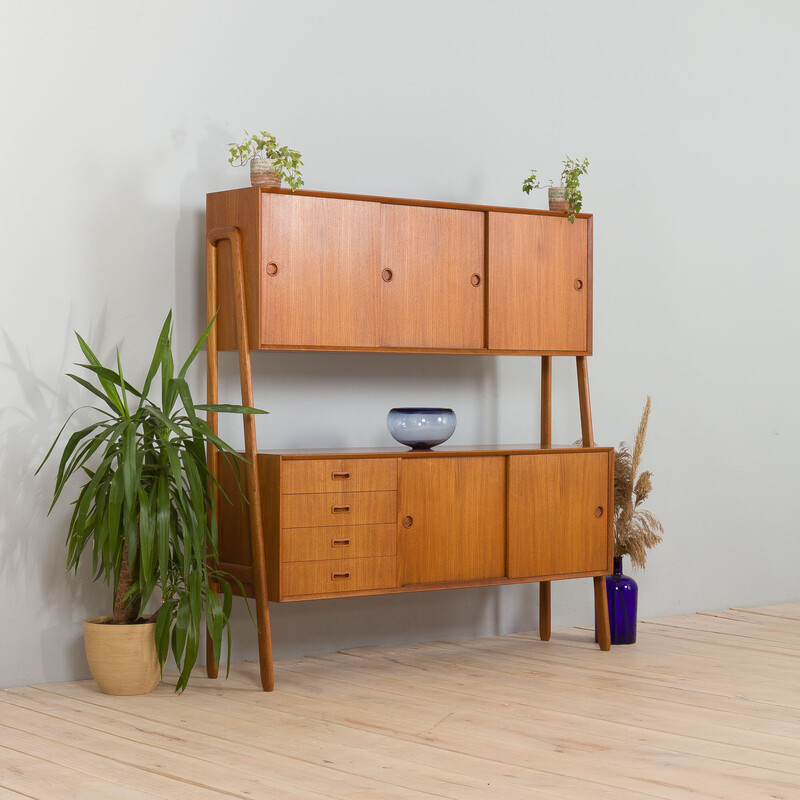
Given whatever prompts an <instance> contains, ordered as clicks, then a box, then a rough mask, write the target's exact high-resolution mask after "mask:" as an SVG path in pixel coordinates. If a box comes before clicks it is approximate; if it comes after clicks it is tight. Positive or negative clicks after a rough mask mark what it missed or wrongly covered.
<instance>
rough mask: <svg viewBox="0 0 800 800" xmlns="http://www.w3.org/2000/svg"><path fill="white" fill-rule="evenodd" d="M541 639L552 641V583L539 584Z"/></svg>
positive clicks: (543, 582)
mask: <svg viewBox="0 0 800 800" xmlns="http://www.w3.org/2000/svg"><path fill="white" fill-rule="evenodd" d="M539 638H540V639H541V640H542V641H543V642H549V641H550V581H542V582H541V583H540V584H539Z"/></svg>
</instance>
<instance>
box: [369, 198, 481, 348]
mask: <svg viewBox="0 0 800 800" xmlns="http://www.w3.org/2000/svg"><path fill="white" fill-rule="evenodd" d="M483 228H484V215H483V214H482V213H481V212H476V211H461V210H455V209H446V208H426V207H422V206H405V205H391V204H384V205H382V206H381V280H380V286H381V288H380V329H381V333H380V344H381V346H382V347H409V348H432V349H438V348H441V349H447V348H464V349H477V348H481V347H483V346H484V330H483V328H484V264H483V262H484V243H483Z"/></svg>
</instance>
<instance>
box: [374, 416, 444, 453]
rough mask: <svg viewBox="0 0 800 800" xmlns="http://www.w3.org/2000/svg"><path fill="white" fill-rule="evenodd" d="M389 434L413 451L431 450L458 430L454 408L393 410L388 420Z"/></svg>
mask: <svg viewBox="0 0 800 800" xmlns="http://www.w3.org/2000/svg"><path fill="white" fill-rule="evenodd" d="M386 425H387V427H388V428H389V433H391V434H392V436H393V437H394V438H395V439H396V440H397V441H398V442H400V444H404V445H407V446H408V447H410V448H411V449H412V450H430V449H431V447H436V445H437V444H441V443H442V442H446V441H447V440H448V439H449V438H450V437H451V436H452V435H453V431H454V430H455V429H456V415H455V412H454V411H453V409H452V408H393V409H392V410H391V411H390V412H389V416H388V417H387V418H386Z"/></svg>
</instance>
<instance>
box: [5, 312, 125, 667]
mask: <svg viewBox="0 0 800 800" xmlns="http://www.w3.org/2000/svg"><path fill="white" fill-rule="evenodd" d="M71 318H72V316H71V313H70V315H69V317H68V322H67V332H66V335H65V336H64V337H63V342H64V344H63V351H62V353H61V357H60V359H59V360H58V362H59V365H60V368H59V371H58V372H59V377H57V378H56V379H55V380H54V381H53V382H52V383H51V382H49V381H47V380H44V379H42V378H41V377H40V376H39V375H38V374H37V372H36V368H35V366H34V365H33V364H32V363H31V361H30V357H29V356H27V357H25V356H23V354H22V352H21V351H20V349H19V348H18V347H17V346H16V345H15V343H14V342H13V341H11V339H10V337H9V335H8V333H7V332H6V331H5V330H3V331H2V335H3V338H4V342H5V346H6V353H7V357H8V361H6V362H3V363H2V364H0V369H2V371H3V372H4V373H10V376H11V379H13V380H14V381H16V384H17V386H18V389H19V396H20V397H21V398H22V402H21V403H20V405H19V406H16V407H14V406H7V407H5V408H3V409H0V475H2V476H3V480H2V481H0V578H2V583H3V585H5V586H12V587H14V589H13V591H14V592H15V598H16V599H17V601H18V602H19V603H20V604H24V605H25V606H26V607H29V608H30V609H31V611H35V613H37V616H38V619H39V620H40V623H39V630H40V631H41V638H42V641H41V650H42V664H43V665H44V670H45V673H46V674H48V664H52V663H53V661H54V660H53V658H52V654H53V652H54V650H53V648H55V647H57V648H58V652H59V653H60V654H61V656H60V658H61V663H63V661H64V660H66V662H67V663H68V664H69V665H70V668H71V670H72V671H73V673H79V672H85V670H86V661H85V657H84V655H83V640H82V638H80V637H78V638H75V637H72V639H73V640H72V641H63V639H64V638H65V634H64V623H69V622H73V621H75V620H76V619H83V618H84V617H86V616H89V615H92V614H94V613H97V612H98V610H100V611H101V612H104V610H105V609H106V607H108V606H109V604H110V600H109V590H108V589H107V587H105V585H103V584H100V585H96V584H94V583H93V582H92V580H91V575H90V574H89V573H88V572H87V571H86V570H85V569H83V568H82V569H81V570H80V571H79V575H78V576H77V577H76V576H74V575H68V574H67V573H66V570H65V558H66V554H65V550H64V542H65V539H66V530H67V525H68V524H69V517H70V514H71V507H70V504H69V503H70V500H71V498H69V495H66V496H65V497H62V499H61V500H60V502H59V505H58V506H57V507H56V508H55V509H54V511H53V513H52V515H51V516H50V518H48V516H47V511H48V509H49V508H50V503H51V502H52V497H53V487H54V485H55V476H56V472H57V468H58V458H59V456H60V449H59V448H60V447H63V444H64V443H65V442H66V438H63V437H62V441H61V443H60V445H59V448H57V449H56V450H55V451H54V454H53V456H54V457H52V459H51V461H49V462H48V463H47V465H46V466H45V467H44V469H43V470H42V472H41V473H39V475H35V472H36V470H37V468H38V467H39V464H40V463H41V461H42V459H43V458H44V456H45V454H46V453H47V451H48V449H49V447H50V445H51V444H52V442H53V439H54V438H55V436H56V434H57V433H58V431H59V429H60V427H61V425H62V424H63V423H64V421H65V420H66V418H67V416H68V415H69V414H70V412H71V411H72V410H73V409H74V408H75V407H76V406H77V405H78V403H80V402H81V401H80V400H78V401H77V402H73V400H72V397H73V394H72V392H71V387H70V386H69V384H70V383H71V381H70V380H69V379H68V378H66V377H65V376H64V374H63V373H64V372H65V371H66V369H68V367H67V358H68V356H67V353H68V352H69V348H70V347H71V342H72V341H73V334H72V330H71ZM104 330H105V314H103V315H101V318H100V321H99V324H98V329H97V330H96V331H94V332H92V333H91V334H90V338H91V339H92V340H94V341H97V340H102V339H103V331H104ZM81 416H82V414H81V413H78V414H76V415H75V416H74V417H73V418H72V421H71V422H70V424H69V426H68V429H67V431H65V433H66V434H68V433H69V431H70V430H74V429H75V427H77V424H78V423H79V418H80V417H81ZM84 566H85V565H84ZM39 607H41V609H45V610H44V611H41V610H40V608H39ZM87 610H88V611H87ZM22 634H23V632H20V639H22V638H24V637H23V635H22ZM54 669H56V670H57V674H55V675H54V676H53V677H59V676H60V675H61V672H60V670H61V666H60V664H59V665H58V666H56V667H54Z"/></svg>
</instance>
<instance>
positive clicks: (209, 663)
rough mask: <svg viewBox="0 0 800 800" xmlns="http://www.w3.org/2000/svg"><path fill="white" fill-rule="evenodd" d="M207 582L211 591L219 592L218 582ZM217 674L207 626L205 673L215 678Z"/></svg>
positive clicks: (211, 641) (217, 666) (217, 668)
mask: <svg viewBox="0 0 800 800" xmlns="http://www.w3.org/2000/svg"><path fill="white" fill-rule="evenodd" d="M209 583H210V586H211V591H212V592H216V593H217V594H219V584H218V583H217V582H216V581H214V580H212V581H209ZM218 674H219V665H218V664H217V661H216V659H215V658H214V642H213V640H212V638H211V634H210V633H209V632H208V628H206V675H208V677H209V678H216V677H217V675H218Z"/></svg>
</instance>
